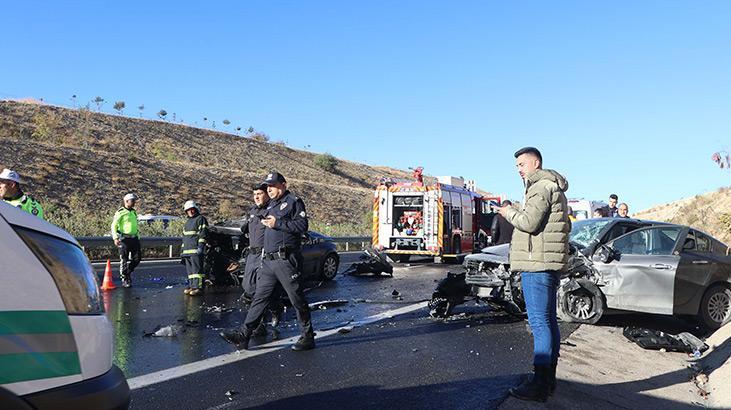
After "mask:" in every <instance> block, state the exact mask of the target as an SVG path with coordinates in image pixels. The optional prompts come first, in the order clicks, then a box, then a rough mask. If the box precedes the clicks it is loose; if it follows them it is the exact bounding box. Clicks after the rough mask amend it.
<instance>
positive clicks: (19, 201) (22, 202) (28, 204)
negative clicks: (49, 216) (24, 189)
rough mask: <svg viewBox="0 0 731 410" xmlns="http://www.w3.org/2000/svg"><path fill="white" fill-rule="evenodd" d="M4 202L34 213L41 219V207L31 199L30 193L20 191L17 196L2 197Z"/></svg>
mask: <svg viewBox="0 0 731 410" xmlns="http://www.w3.org/2000/svg"><path fill="white" fill-rule="evenodd" d="M4 201H5V202H7V203H9V204H10V205H12V206H16V207H18V208H20V209H22V210H24V211H25V212H28V213H29V214H31V215H35V216H37V217H39V218H41V219H43V207H41V204H40V203H39V202H38V201H36V200H35V199H33V197H31V196H30V195H26V194H23V193H21V194H20V196H19V197H17V198H15V199H4Z"/></svg>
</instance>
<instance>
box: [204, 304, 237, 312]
mask: <svg viewBox="0 0 731 410" xmlns="http://www.w3.org/2000/svg"><path fill="white" fill-rule="evenodd" d="M201 309H203V311H205V312H206V313H229V312H233V311H234V310H236V308H234V307H228V308H227V307H226V305H220V306H219V305H213V306H207V305H201Z"/></svg>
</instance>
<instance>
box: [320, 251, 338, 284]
mask: <svg viewBox="0 0 731 410" xmlns="http://www.w3.org/2000/svg"><path fill="white" fill-rule="evenodd" d="M320 274H321V275H322V277H323V279H325V280H332V279H335V276H336V275H337V274H338V258H337V257H336V256H335V255H327V257H326V258H325V261H323V262H322V268H321V270H320Z"/></svg>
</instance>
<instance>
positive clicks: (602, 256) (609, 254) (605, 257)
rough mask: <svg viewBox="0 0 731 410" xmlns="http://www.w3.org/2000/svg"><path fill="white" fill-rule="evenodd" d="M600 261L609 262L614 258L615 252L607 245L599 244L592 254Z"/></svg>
mask: <svg viewBox="0 0 731 410" xmlns="http://www.w3.org/2000/svg"><path fill="white" fill-rule="evenodd" d="M594 255H595V256H596V257H597V258H599V260H600V261H601V262H602V263H609V262H611V261H612V260H614V259H616V257H617V253H616V252H615V250H614V249H612V248H610V247H609V246H607V245H600V246H599V248H597V250H596V253H595V254H594Z"/></svg>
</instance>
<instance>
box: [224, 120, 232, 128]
mask: <svg viewBox="0 0 731 410" xmlns="http://www.w3.org/2000/svg"><path fill="white" fill-rule="evenodd" d="M223 125H225V126H226V127H228V126H229V125H231V121H229V120H228V119H225V120H223Z"/></svg>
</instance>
